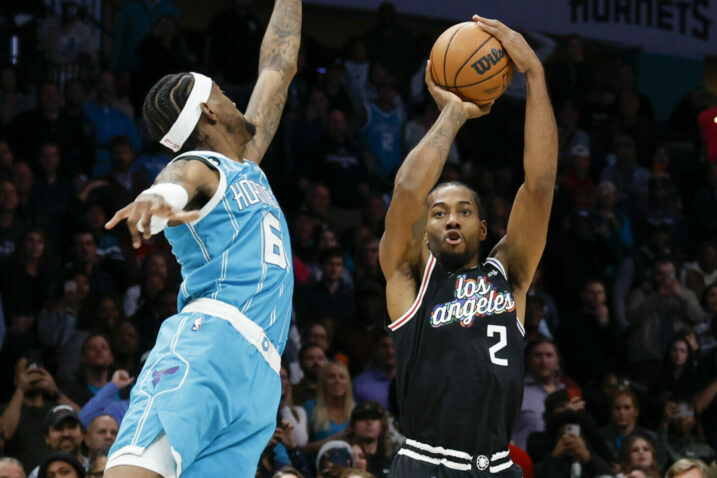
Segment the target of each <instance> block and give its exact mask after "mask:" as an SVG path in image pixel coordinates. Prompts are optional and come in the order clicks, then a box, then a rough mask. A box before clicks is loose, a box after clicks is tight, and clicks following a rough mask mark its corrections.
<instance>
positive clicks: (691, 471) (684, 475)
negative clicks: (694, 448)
mask: <svg viewBox="0 0 717 478" xmlns="http://www.w3.org/2000/svg"><path fill="white" fill-rule="evenodd" d="M706 472H707V467H706V466H705V464H704V462H703V461H702V460H695V459H691V458H682V459H680V460H677V461H676V462H675V463H674V464H673V465H672V466H671V467H670V469H669V470H667V474H666V475H665V478H705V473H706Z"/></svg>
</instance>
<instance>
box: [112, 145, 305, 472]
mask: <svg viewBox="0 0 717 478" xmlns="http://www.w3.org/2000/svg"><path fill="white" fill-rule="evenodd" d="M186 156H192V157H194V158H200V159H192V161H194V160H201V161H203V162H205V163H206V164H207V165H208V166H209V167H211V168H214V169H216V170H217V171H218V172H219V186H218V188H217V191H216V193H215V194H214V195H213V196H212V197H211V198H210V200H209V201H208V202H207V204H206V205H205V206H204V207H202V208H201V210H200V211H199V212H200V217H199V219H197V220H196V221H194V222H192V223H187V224H180V225H177V226H173V227H166V228H165V230H164V234H165V236H166V237H167V239H168V240H169V242H170V244H171V245H172V250H173V252H174V255H175V257H176V258H177V261H178V262H179V263H180V264H181V266H182V278H183V282H182V286H181V289H180V293H179V296H178V310H179V311H180V312H179V313H178V314H176V315H174V316H172V317H169V318H168V319H167V320H165V321H164V323H162V327H161V328H160V330H159V334H158V336H157V342H156V343H155V346H154V347H153V348H152V351H151V352H150V354H149V356H148V357H147V360H146V362H145V365H144V367H143V368H142V372H141V373H140V374H139V376H138V377H137V381H136V385H135V386H134V387H133V388H132V393H131V396H130V406H129V410H128V411H127V414H126V415H125V416H124V418H123V419H122V423H121V424H120V429H119V432H118V434H117V439H116V440H115V443H114V445H113V446H112V450H111V452H110V458H109V460H108V465H107V466H108V467H112V466H119V465H122V464H126V465H127V464H128V465H134V466H140V467H144V468H147V469H150V470H153V471H155V472H157V473H159V474H160V475H163V476H165V477H168V478H169V477H175V476H179V475H181V476H182V477H183V478H204V477H208V476H229V475H231V476H232V477H235V478H253V477H254V476H255V473H256V466H257V463H258V461H259V457H260V456H261V453H262V451H263V450H264V447H265V446H266V444H267V442H268V441H269V439H270V438H271V436H272V434H273V433H274V429H275V428H276V416H277V410H278V407H279V401H280V399H281V380H280V378H279V369H280V362H281V358H280V354H281V352H282V351H283V349H284V345H285V343H286V337H287V334H288V330H289V323H290V319H291V296H292V292H293V287H294V279H293V272H292V267H291V248H290V244H289V231H288V228H287V225H286V220H285V219H284V214H283V213H282V212H281V209H280V208H279V205H278V203H277V202H276V198H275V197H274V194H273V193H272V191H271V188H270V187H269V183H268V182H267V180H266V176H265V175H264V173H263V172H262V170H261V169H260V168H259V166H257V165H256V164H254V163H252V162H249V161H245V162H243V163H238V162H236V161H232V160H230V159H229V158H227V157H225V156H223V155H221V154H218V153H214V152H210V151H193V152H191V153H186V154H183V155H181V156H178V157H177V158H176V159H175V161H177V160H178V159H180V160H181V158H183V157H186ZM163 437H166V440H164V438H163ZM161 443H168V447H169V448H170V450H164V451H161V450H162V449H161V448H158V449H159V450H160V451H159V452H155V451H152V450H154V449H155V448H154V447H160V444H161ZM155 454H158V455H160V456H162V457H164V458H167V457H168V456H169V455H171V456H169V458H168V462H169V463H168V464H165V465H166V466H165V465H163V466H164V468H162V470H165V469H166V470H168V471H160V469H158V468H153V466H155V465H156V464H154V462H152V463H153V464H150V463H149V461H148V459H147V456H155ZM229 470H231V471H229ZM227 473H229V474H227Z"/></svg>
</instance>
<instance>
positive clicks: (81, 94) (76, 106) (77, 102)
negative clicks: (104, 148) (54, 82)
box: [58, 78, 95, 178]
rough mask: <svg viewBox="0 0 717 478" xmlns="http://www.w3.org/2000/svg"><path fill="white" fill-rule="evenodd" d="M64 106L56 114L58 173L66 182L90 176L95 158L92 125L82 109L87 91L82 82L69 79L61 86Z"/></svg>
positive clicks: (93, 129) (93, 127) (76, 79)
mask: <svg viewBox="0 0 717 478" xmlns="http://www.w3.org/2000/svg"><path fill="white" fill-rule="evenodd" d="M64 98H65V104H64V107H63V108H62V109H61V110H60V120H59V122H60V124H59V127H60V134H59V136H60V137H59V138H58V141H59V145H60V151H61V153H62V158H63V160H64V161H63V165H62V170H63V171H62V172H63V173H64V174H65V175H67V176H68V177H70V178H77V177H78V176H79V175H84V176H87V175H90V174H91V173H92V163H93V161H94V154H95V147H94V142H95V125H94V123H93V122H92V120H91V119H90V117H89V116H87V113H85V110H84V109H83V107H84V106H85V102H86V101H87V88H86V86H85V83H84V81H83V80H80V79H79V78H70V79H68V80H67V81H66V82H65V91H64Z"/></svg>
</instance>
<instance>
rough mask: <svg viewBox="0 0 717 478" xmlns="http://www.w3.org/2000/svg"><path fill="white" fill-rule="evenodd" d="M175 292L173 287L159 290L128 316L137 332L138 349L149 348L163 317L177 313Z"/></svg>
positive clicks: (154, 339) (155, 337)
mask: <svg viewBox="0 0 717 478" xmlns="http://www.w3.org/2000/svg"><path fill="white" fill-rule="evenodd" d="M177 292H178V291H177V289H175V288H173V287H167V288H165V289H162V290H160V291H159V292H157V294H156V295H155V296H154V299H152V300H149V301H147V302H146V303H145V304H144V305H143V306H141V307H140V308H139V309H138V310H137V313H135V314H134V315H133V316H132V317H130V320H131V321H132V322H133V323H134V324H135V325H136V326H137V331H138V332H139V349H140V350H150V349H151V348H152V346H153V345H154V342H155V341H156V340H157V334H158V333H159V328H160V327H161V326H162V322H164V319H166V318H168V317H171V316H173V315H174V314H176V313H177Z"/></svg>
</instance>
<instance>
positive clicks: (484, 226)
mask: <svg viewBox="0 0 717 478" xmlns="http://www.w3.org/2000/svg"><path fill="white" fill-rule="evenodd" d="M486 236H488V223H486V222H485V220H481V222H480V240H481V241H485V238H486Z"/></svg>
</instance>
